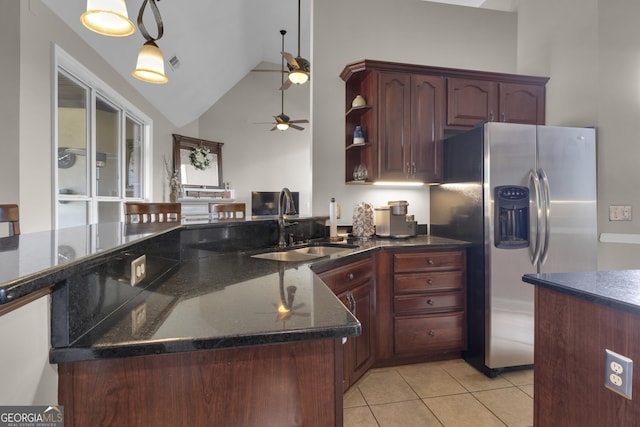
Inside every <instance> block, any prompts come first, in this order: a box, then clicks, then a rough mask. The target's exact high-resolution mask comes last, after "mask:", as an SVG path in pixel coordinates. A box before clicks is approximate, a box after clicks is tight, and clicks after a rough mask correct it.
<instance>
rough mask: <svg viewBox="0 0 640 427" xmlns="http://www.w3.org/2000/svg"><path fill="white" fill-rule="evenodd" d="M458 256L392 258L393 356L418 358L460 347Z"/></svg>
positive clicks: (461, 269)
mask: <svg viewBox="0 0 640 427" xmlns="http://www.w3.org/2000/svg"><path fill="white" fill-rule="evenodd" d="M465 266H466V257H465V252H464V250H452V251H435V252H434V251H418V252H416V251H410V252H404V251H402V252H400V251H398V252H395V253H394V254H393V332H394V341H393V346H394V348H393V354H394V355H397V356H412V355H415V356H419V355H425V354H428V353H434V352H435V353H446V352H451V351H461V350H464V349H465V346H466V327H465V323H466V317H465V306H466V292H465V291H466V286H465V282H466V274H465V272H466V268H465Z"/></svg>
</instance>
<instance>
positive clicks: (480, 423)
mask: <svg viewBox="0 0 640 427" xmlns="http://www.w3.org/2000/svg"><path fill="white" fill-rule="evenodd" d="M532 425H533V370H525V371H512V372H504V373H502V374H501V375H499V376H497V377H496V378H489V377H487V376H486V375H484V374H482V373H480V372H478V371H477V370H476V369H474V368H473V367H471V366H470V365H468V364H467V363H466V362H465V361H464V360H462V359H456V360H448V361H443V362H431V363H420V364H416V365H404V366H396V367H391V368H381V369H372V370H370V371H369V372H367V373H366V374H365V375H364V376H363V377H362V378H361V379H360V380H359V381H358V382H357V383H356V384H354V385H353V386H352V387H351V388H350V389H349V390H348V391H347V393H346V394H345V396H344V427H390V426H402V427H413V426H416V427H418V426H419V427H467V426H470V427H494V426H495V427H504V426H509V427H528V426H532Z"/></svg>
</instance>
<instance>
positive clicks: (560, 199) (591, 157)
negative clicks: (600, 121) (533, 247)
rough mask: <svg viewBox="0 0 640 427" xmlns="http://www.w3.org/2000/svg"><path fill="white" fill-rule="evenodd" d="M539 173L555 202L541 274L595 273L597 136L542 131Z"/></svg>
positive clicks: (544, 128)
mask: <svg viewBox="0 0 640 427" xmlns="http://www.w3.org/2000/svg"><path fill="white" fill-rule="evenodd" d="M538 167H539V169H540V170H542V171H544V173H545V174H546V176H547V180H548V184H549V200H550V206H549V221H548V224H547V227H548V236H549V237H548V239H549V240H548V241H547V242H546V243H545V246H548V249H547V252H546V253H544V252H543V254H542V256H541V261H540V262H541V265H540V272H547V273H550V272H572V271H589V270H596V269H597V242H598V239H597V230H596V226H597V219H596V215H597V209H596V148H595V130H594V129H592V128H566V127H553V126H539V127H538Z"/></svg>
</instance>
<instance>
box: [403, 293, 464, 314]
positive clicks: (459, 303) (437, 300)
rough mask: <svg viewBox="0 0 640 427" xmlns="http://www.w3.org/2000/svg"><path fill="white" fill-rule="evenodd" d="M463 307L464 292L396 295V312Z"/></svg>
mask: <svg viewBox="0 0 640 427" xmlns="http://www.w3.org/2000/svg"><path fill="white" fill-rule="evenodd" d="M463 308H464V294H463V293H462V292H455V293H449V294H434V295H400V296H396V297H394V309H395V313H396V314H415V313H420V312H428V311H443V310H462V309H463Z"/></svg>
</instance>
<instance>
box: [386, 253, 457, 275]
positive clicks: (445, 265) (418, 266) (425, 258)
mask: <svg viewBox="0 0 640 427" xmlns="http://www.w3.org/2000/svg"><path fill="white" fill-rule="evenodd" d="M464 264H465V257H464V251H449V252H411V253H409V252H407V253H399V254H395V255H394V256H393V270H394V272H396V273H405V272H411V271H438V270H462V269H463V268H464V267H465V265H464Z"/></svg>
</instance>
